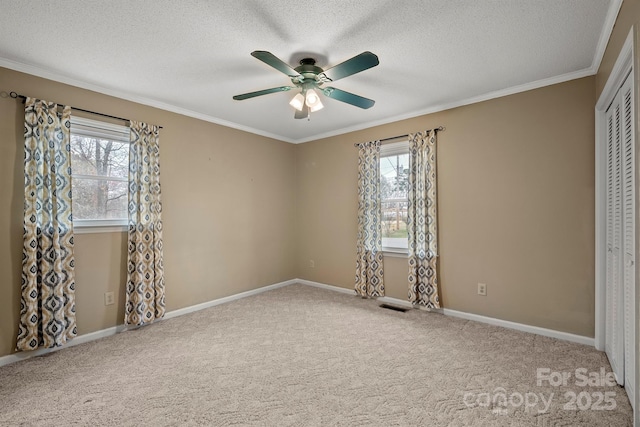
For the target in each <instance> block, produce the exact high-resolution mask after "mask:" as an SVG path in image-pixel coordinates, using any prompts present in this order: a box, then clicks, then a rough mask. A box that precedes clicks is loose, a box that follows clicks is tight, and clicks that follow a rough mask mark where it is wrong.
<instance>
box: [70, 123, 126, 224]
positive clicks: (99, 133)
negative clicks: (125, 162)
mask: <svg viewBox="0 0 640 427" xmlns="http://www.w3.org/2000/svg"><path fill="white" fill-rule="evenodd" d="M70 135H71V136H73V135H81V136H87V137H91V138H100V139H107V140H111V141H116V142H119V143H125V144H127V145H129V144H130V129H129V127H128V126H123V125H117V124H113V123H107V122H103V121H99V120H93V119H87V118H84V117H75V116H71V129H70ZM74 179H89V180H95V181H120V182H128V181H129V179H128V178H123V177H111V176H110V177H105V178H103V177H99V176H96V175H83V174H74V173H73V160H71V192H72V193H71V194H72V196H73V192H74V185H73V180H74ZM72 213H73V212H72ZM128 225H129V219H128V218H109V219H107V218H103V219H76V218H75V217H74V218H73V230H74V233H75V234H89V233H114V232H123V231H127V230H128Z"/></svg>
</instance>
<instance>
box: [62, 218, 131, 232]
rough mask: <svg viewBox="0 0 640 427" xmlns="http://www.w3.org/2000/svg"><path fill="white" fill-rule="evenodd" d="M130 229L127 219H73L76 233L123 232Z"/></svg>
mask: <svg viewBox="0 0 640 427" xmlns="http://www.w3.org/2000/svg"><path fill="white" fill-rule="evenodd" d="M128 229H129V227H128V225H127V220H126V219H125V220H113V219H93V220H87V219H84V220H82V219H80V220H75V221H73V232H74V233H75V234H93V233H121V232H123V231H127V230H128Z"/></svg>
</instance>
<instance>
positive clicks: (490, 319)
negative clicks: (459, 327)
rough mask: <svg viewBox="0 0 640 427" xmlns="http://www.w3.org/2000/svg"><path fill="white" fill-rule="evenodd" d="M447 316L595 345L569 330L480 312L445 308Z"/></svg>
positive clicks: (589, 338)
mask: <svg viewBox="0 0 640 427" xmlns="http://www.w3.org/2000/svg"><path fill="white" fill-rule="evenodd" d="M442 312H443V314H444V315H445V316H451V317H458V318H460V319H466V320H473V321H474V322H482V323H488V324H489V325H494V326H501V327H503V328H508V329H515V330H517V331H522V332H529V333H531V334H536V335H542V336H544V337H551V338H557V339H559V340H564V341H571V342H575V343H578V344H584V345H588V346H591V347H595V345H596V342H595V339H594V338H591V337H585V336H584V335H576V334H571V333H569V332H562V331H556V330H554V329H547V328H541V327H539V326H531V325H525V324H524V323H516V322H510V321H508V320H502V319H496V318H494V317H487V316H481V315H479V314H473V313H465V312H464V311H457V310H451V309H448V308H445V309H443V310H442Z"/></svg>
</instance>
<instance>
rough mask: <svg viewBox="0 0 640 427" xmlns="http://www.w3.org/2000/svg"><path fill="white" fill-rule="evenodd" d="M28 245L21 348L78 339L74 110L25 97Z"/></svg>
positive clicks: (20, 335)
mask: <svg viewBox="0 0 640 427" xmlns="http://www.w3.org/2000/svg"><path fill="white" fill-rule="evenodd" d="M24 116H25V117H24V118H25V120H24V121H25V123H24V247H23V251H22V299H21V301H20V325H19V327H18V340H17V346H16V347H17V349H18V350H35V349H37V348H38V347H45V348H50V347H59V346H61V345H63V344H65V343H66V342H67V340H70V339H72V338H73V337H75V336H76V334H77V331H76V306H75V295H74V292H75V278H74V270H73V268H74V258H73V223H72V217H71V152H70V150H71V147H70V132H69V130H70V118H71V107H68V106H67V107H64V108H63V111H62V116H61V117H59V116H58V106H57V105H56V104H54V103H49V102H46V101H42V100H39V99H33V98H27V100H26V103H25V114H24Z"/></svg>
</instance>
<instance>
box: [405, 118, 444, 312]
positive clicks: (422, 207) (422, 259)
mask: <svg viewBox="0 0 640 427" xmlns="http://www.w3.org/2000/svg"><path fill="white" fill-rule="evenodd" d="M436 139H437V137H436V131H435V130H431V131H425V132H418V133H416V134H411V135H409V192H408V193H409V207H408V215H407V216H408V219H407V233H408V235H409V301H410V302H412V303H413V304H419V305H423V306H425V307H427V308H440V298H439V296H438V269H437V266H438V207H437V197H436V196H437V194H436V190H437V186H436Z"/></svg>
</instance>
